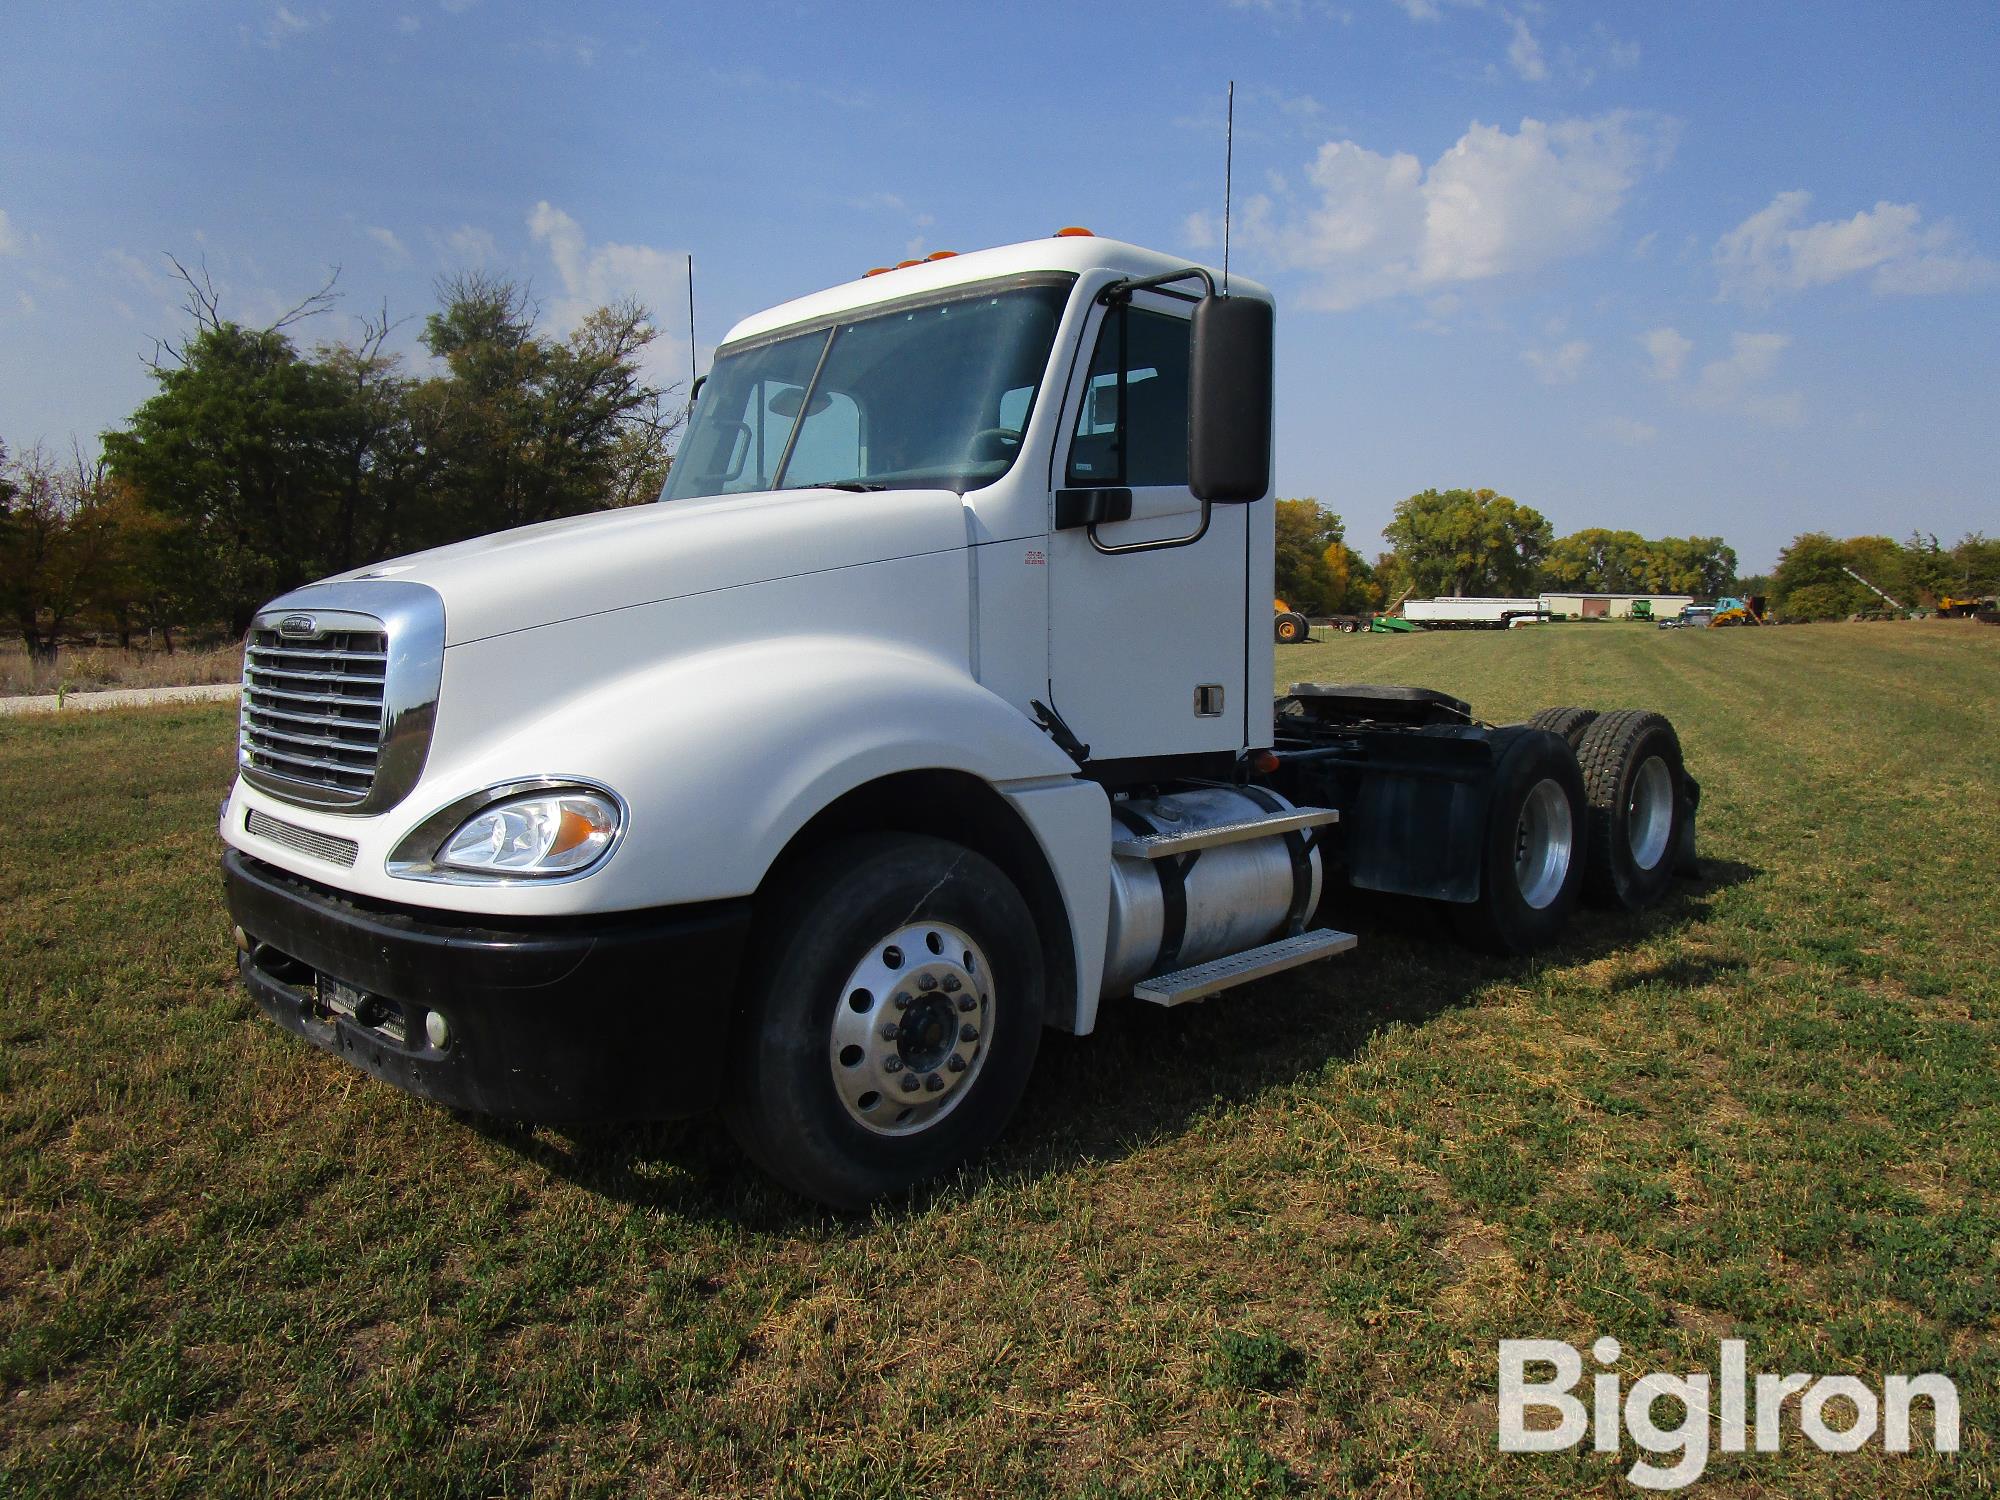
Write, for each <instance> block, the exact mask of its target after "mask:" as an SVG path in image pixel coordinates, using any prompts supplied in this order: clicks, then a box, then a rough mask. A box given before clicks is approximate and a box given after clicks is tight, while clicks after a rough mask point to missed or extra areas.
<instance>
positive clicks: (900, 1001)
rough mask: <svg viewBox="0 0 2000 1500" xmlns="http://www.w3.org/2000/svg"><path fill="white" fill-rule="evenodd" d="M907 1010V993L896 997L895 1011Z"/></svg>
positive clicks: (908, 1002)
mask: <svg viewBox="0 0 2000 1500" xmlns="http://www.w3.org/2000/svg"><path fill="white" fill-rule="evenodd" d="M909 1008H910V997H909V995H908V994H907V993H904V994H900V995H898V996H896V1009H897V1010H908V1009H909Z"/></svg>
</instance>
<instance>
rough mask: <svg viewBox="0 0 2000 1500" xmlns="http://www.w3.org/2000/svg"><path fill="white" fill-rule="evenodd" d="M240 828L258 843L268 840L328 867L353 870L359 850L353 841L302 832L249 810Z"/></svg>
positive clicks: (298, 828) (304, 830)
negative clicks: (242, 827) (321, 860)
mask: <svg viewBox="0 0 2000 1500" xmlns="http://www.w3.org/2000/svg"><path fill="white" fill-rule="evenodd" d="M243 826H244V827H245V828H247V829H248V830H249V831H250V832H251V833H253V834H255V835H256V836H257V837H258V838H260V839H269V840H270V841H271V842H272V843H274V844H283V845H284V846H285V847H286V848H287V849H295V850H297V851H298V852H299V853H300V854H310V855H311V856H312V857H313V858H314V859H323V860H326V861H327V862H329V863H330V864H336V865H340V866H341V867H343V868H345V869H352V868H353V866H354V857H355V856H356V855H357V854H359V853H360V852H361V846H360V845H359V844H357V843H355V841H354V840H353V839H342V838H335V837H334V836H333V835H332V834H330V833H315V832H313V830H312V829H310V828H301V827H299V825H298V824H296V823H287V822H285V821H284V820H283V819H282V818H274V817H272V816H271V815H270V814H269V813H263V812H259V811H258V810H257V809H256V808H254V807H253V808H251V809H250V813H249V816H248V817H246V818H245V819H244V820H243Z"/></svg>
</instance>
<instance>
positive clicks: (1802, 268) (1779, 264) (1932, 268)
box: [1715, 189, 2000, 304]
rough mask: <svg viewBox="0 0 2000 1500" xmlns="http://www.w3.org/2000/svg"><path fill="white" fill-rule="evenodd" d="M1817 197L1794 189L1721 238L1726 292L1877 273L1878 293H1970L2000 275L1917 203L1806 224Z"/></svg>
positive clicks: (1763, 294)
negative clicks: (1926, 215) (1929, 221)
mask: <svg viewBox="0 0 2000 1500" xmlns="http://www.w3.org/2000/svg"><path fill="white" fill-rule="evenodd" d="M1811 201H1812V195H1811V194H1810V193H1806V192H1803V191H1800V190H1798V189H1793V190H1792V191H1790V192H1783V193H1779V194H1778V195H1777V196H1776V197H1775V198H1773V199H1772V200H1771V201H1770V203H1769V204H1768V205H1766V206H1765V207H1763V208H1761V209H1759V210H1758V211H1757V212H1756V213H1754V214H1752V215H1750V217H1749V218H1747V219H1745V220H1744V221H1743V222H1742V223H1741V224H1739V225H1737V226H1736V227H1735V228H1734V229H1732V230H1730V231H1729V233H1727V234H1725V235H1723V236H1722V238H1721V239H1719V240H1717V241H1716V242H1715V264H1716V267H1717V270H1718V272H1719V274H1720V276H1721V279H1722V294H1723V295H1724V296H1725V297H1734V298H1737V299H1738V300H1740V301H1743V302H1747V303H1751V304H1763V303H1768V302H1769V301H1770V300H1771V299H1772V298H1773V297H1775V296H1777V295H1778V294H1780V293H1784V292H1802V291H1806V290H1808V289H1809V288H1812V287H1816V286H1826V285H1828V284H1830V283H1832V282H1835V281H1841V280H1844V279H1845V278H1847V277H1849V276H1857V275H1860V274H1861V273H1863V272H1868V271H1872V272H1873V273H1874V276H1873V278H1872V285H1873V287H1874V289H1875V290H1876V291H1878V292H1887V293H1912V294H1922V293H1930V292H1953V291H1963V290H1966V289H1967V288H1969V287H1974V286H1981V285H1985V284H1987V283H1989V282H1991V281H1993V280H1994V279H1995V277H1996V275H2000V264H1996V263H1995V262H1993V261H1992V260H1989V259H1987V258H1986V257H1985V256H1982V255H1978V254H1975V253H1974V252H1972V251H1970V250H1968V249H1966V248H1965V247H1964V246H1963V245H1961V243H1960V242H1959V237H1958V233H1957V231H1956V230H1955V229H1954V228H1953V227H1952V226H1951V225H1950V224H1949V223H1934V224H1930V225H1926V224H1925V223H1924V222H1923V213H1922V211H1921V210H1919V209H1918V208H1917V206H1916V205H1915V204H1914V203H1890V202H1887V201H1884V202H1881V203H1877V204H1876V205H1875V206H1874V207H1873V208H1872V209H1863V210H1862V211H1861V212H1859V213H1857V214H1855V215H1854V217H1852V218H1850V219H1827V220H1822V221H1821V222H1819V223H1817V224H1804V223H1802V222H1801V221H1802V220H1803V219H1804V217H1805V211H1806V205H1807V204H1808V203H1810V202H1811Z"/></svg>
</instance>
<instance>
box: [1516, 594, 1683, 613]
mask: <svg viewBox="0 0 2000 1500" xmlns="http://www.w3.org/2000/svg"><path fill="white" fill-rule="evenodd" d="M1639 603H1644V604H1646V605H1648V606H1650V608H1651V610H1652V617H1653V618H1654V619H1655V620H1671V619H1674V618H1676V617H1677V616H1678V615H1679V614H1680V612H1681V611H1682V610H1684V609H1686V608H1687V607H1688V606H1689V605H1690V604H1692V603H1694V595H1692V594H1587V593H1577V594H1544V595H1542V608H1543V609H1546V610H1547V611H1548V612H1549V614H1550V615H1552V616H1568V617H1569V618H1571V619H1576V620H1629V619H1631V618H1632V615H1633V609H1632V606H1633V605H1635V604H1639ZM1638 613H1639V614H1640V615H1644V614H1645V613H1646V610H1643V609H1642V610H1639V611H1638Z"/></svg>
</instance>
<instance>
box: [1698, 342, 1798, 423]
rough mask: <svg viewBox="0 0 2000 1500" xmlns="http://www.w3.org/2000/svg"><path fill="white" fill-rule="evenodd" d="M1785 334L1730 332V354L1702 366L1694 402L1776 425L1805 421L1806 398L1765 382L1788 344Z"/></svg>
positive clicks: (1789, 343) (1775, 368) (1774, 370)
mask: <svg viewBox="0 0 2000 1500" xmlns="http://www.w3.org/2000/svg"><path fill="white" fill-rule="evenodd" d="M1791 343H1792V339H1791V335H1790V334H1786V333H1733V334H1731V335H1730V336H1729V356H1728V358H1726V359H1717V360H1711V361H1710V362H1709V363H1707V364H1705V365H1703V366H1702V367H1701V378H1700V380H1699V381H1697V382H1696V385H1695V389H1694V397H1693V399H1694V403H1695V405H1697V406H1703V407H1707V408H1709V409H1710V410H1716V411H1735V412H1740V413H1741V414H1743V415H1744V416H1748V417H1754V418H1756V419H1757V420H1758V421H1760V422H1769V423H1771V424H1772V425H1773V426H1777V427H1796V426H1798V425H1799V423H1800V422H1802V421H1804V420H1805V398H1804V397H1802V396H1801V395H1800V394H1799V393H1798V392H1797V391H1769V390H1766V389H1764V388H1763V387H1764V382H1766V381H1767V380H1769V379H1770V377H1771V376H1772V375H1773V374H1774V373H1775V372H1776V370H1777V366H1778V356H1779V355H1781V354H1783V353H1784V352H1785V350H1786V349H1788V348H1790V347H1791Z"/></svg>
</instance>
